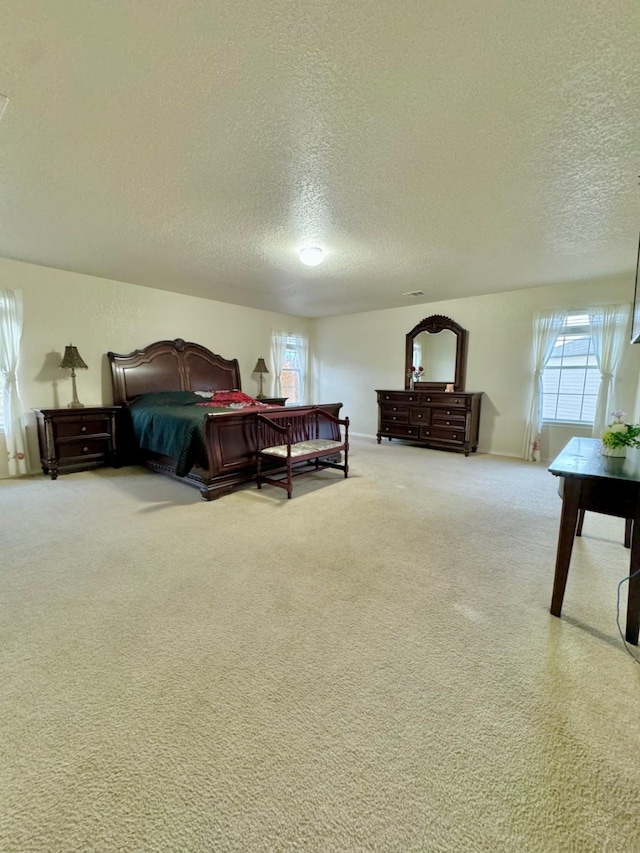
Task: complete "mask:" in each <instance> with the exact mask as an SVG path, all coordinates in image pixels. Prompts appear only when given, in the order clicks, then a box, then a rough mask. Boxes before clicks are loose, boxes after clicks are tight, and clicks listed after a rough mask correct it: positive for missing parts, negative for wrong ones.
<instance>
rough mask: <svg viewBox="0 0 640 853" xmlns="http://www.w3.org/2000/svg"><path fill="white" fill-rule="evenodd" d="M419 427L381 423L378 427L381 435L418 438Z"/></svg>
mask: <svg viewBox="0 0 640 853" xmlns="http://www.w3.org/2000/svg"><path fill="white" fill-rule="evenodd" d="M419 433H420V428H419V427H416V426H409V424H388V423H383V424H382V426H381V427H380V434H381V435H392V436H393V437H394V438H418V435H419Z"/></svg>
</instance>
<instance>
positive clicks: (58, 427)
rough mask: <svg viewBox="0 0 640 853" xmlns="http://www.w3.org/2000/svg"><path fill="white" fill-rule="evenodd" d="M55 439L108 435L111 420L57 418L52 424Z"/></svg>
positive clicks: (98, 417)
mask: <svg viewBox="0 0 640 853" xmlns="http://www.w3.org/2000/svg"><path fill="white" fill-rule="evenodd" d="M53 430H54V433H55V436H56V438H66V437H67V436H89V435H96V434H100V433H109V432H110V430H111V420H110V418H109V417H100V416H95V415H94V416H93V417H89V416H88V417H81V418H59V419H58V420H57V421H54V423H53Z"/></svg>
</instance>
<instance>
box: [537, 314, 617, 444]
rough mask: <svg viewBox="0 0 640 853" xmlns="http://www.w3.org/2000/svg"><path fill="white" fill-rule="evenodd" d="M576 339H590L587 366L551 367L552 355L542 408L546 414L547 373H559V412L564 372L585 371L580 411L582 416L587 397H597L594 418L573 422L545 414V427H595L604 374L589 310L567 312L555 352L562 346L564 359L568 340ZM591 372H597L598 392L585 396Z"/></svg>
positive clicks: (546, 369)
mask: <svg viewBox="0 0 640 853" xmlns="http://www.w3.org/2000/svg"><path fill="white" fill-rule="evenodd" d="M577 320H582V322H580V323H579V322H576V321H577ZM576 337H588V338H589V345H588V349H587V353H586V358H585V364H580V365H578V364H576V365H565V364H563V363H562V362H561V363H560V365H559V366H558V367H555V366H550V365H549V362H550V361H551V360H552V359H553V357H554V355H553V353H552V354H551V356H550V358H549V361H548V362H547V364H546V365H545V367H544V369H543V371H542V400H541V403H542V406H541V408H542V410H543V412H544V399H545V387H544V384H545V378H544V377H545V374H546V373H547V371H556V370H557V371H558V391H557V392H556V393H554V394H553V396H554V397H555V398H556V412H557V409H558V399H559V398H560V397H561V396H563V395H562V394H560V387H561V383H562V372H563V371H569V372H570V371H573V370H584V371H585V378H584V382H583V386H582V393H581V394H580V410H581V414H582V413H583V411H584V404H585V396H588V397H595V399H594V416H593V418H592V419H591V420H571V419H568V418H566V417H563V418H549V417H548V416H545V415H544V414H543V416H542V423H543V424H545V425H549V426H572V427H580V428H583V429H588V428H591V427H593V425H594V422H595V405H596V404H597V399H598V392H599V389H600V383H601V382H602V374H601V373H600V368H599V366H598V363H597V359H596V356H595V348H594V344H593V335H592V333H591V324H590V322H589V312H588V310H585V309H581V310H580V309H576V310H573V311H569V312H567V316H566V319H565V322H564V324H563V326H562V331H561V332H560V334H559V335H558V338H557V340H556V342H555V344H554V350H555V349H556V347H557V346H558V345H559V344H562V347H563V352H562V358H564V357H565V353H564V347H565V346H566V344H567V339H571V338H576ZM591 359H594V363H591V364H590V363H589V362H590V360H591ZM589 372H592V373H593V372H595V373H596V374H597V377H598V390H597V391H596V392H595V395H594V394H585V390H586V388H587V385H588V373H589ZM546 393H547V395H548V394H549V391H548V390H547V392H546ZM564 396H568V395H564ZM576 396H577V395H576Z"/></svg>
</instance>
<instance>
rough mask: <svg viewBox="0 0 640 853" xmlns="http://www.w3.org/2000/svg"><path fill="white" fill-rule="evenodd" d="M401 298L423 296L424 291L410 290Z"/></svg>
mask: <svg viewBox="0 0 640 853" xmlns="http://www.w3.org/2000/svg"><path fill="white" fill-rule="evenodd" d="M402 295H403V296H411V297H415V296H424V290H410V291H409V292H408V293H403V294H402Z"/></svg>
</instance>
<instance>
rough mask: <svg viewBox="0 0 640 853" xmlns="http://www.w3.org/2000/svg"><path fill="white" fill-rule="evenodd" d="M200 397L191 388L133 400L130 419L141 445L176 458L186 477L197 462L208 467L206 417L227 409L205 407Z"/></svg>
mask: <svg viewBox="0 0 640 853" xmlns="http://www.w3.org/2000/svg"><path fill="white" fill-rule="evenodd" d="M202 402H203V399H202V397H201V396H199V395H197V394H194V393H193V392H191V391H176V392H164V393H158V394H141V395H140V397H136V399H135V400H134V401H133V402H132V403H131V405H130V407H129V411H130V412H131V421H132V425H133V431H134V434H135V436H136V439H137V442H138V446H139V447H140V448H142V449H144V450H150V451H152V452H153V453H160V454H162V455H163V456H169V457H171V459H173V460H174V462H175V466H176V474H177V475H178V476H179V477H184V476H185V474H188V473H189V471H190V470H191V468H193V466H194V465H200V466H202V467H206V466H207V453H206V450H205V444H204V432H203V430H204V420H205V417H206V416H207V415H208V414H211V413H213V412H226V411H229V410H228V409H226V408H214V407H211V406H208V407H206V408H203V407H202V406H198V405H197V403H202Z"/></svg>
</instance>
